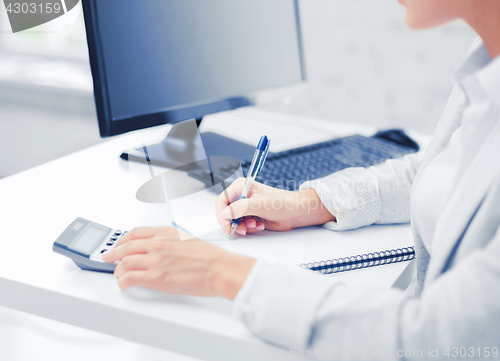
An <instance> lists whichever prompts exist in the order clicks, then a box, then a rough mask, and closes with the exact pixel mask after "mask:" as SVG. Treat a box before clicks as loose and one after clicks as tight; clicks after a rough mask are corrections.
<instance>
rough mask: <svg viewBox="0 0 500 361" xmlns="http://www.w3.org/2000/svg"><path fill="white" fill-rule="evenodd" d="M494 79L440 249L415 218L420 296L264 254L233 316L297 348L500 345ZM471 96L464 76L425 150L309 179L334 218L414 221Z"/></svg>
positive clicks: (403, 351) (358, 222)
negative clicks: (343, 280) (488, 118)
mask: <svg viewBox="0 0 500 361" xmlns="http://www.w3.org/2000/svg"><path fill="white" fill-rule="evenodd" d="M476 46H482V44H479V45H476ZM496 61H497V62H498V61H499V59H496ZM488 81H490V84H489V85H490V88H491V89H495V87H496V89H497V90H498V91H497V92H492V94H490V95H491V101H492V103H493V104H495V106H496V114H497V115H496V116H497V123H496V127H495V129H494V131H493V132H492V133H491V135H490V136H489V137H488V139H487V140H485V142H484V144H483V146H482V147H481V149H480V151H479V153H478V154H477V156H476V158H475V160H474V161H473V163H472V165H471V166H470V167H469V169H468V171H467V172H466V173H465V174H463V175H462V177H461V179H460V180H459V181H458V184H457V186H456V187H455V188H454V189H453V191H452V195H451V198H450V199H449V201H448V202H447V204H446V206H445V208H444V209H443V211H442V212H441V215H440V217H439V218H438V221H437V224H436V229H435V233H434V241H433V243H432V252H428V250H427V249H426V247H425V245H424V243H423V242H422V239H421V237H420V234H419V232H418V230H417V229H416V227H413V235H414V242H415V249H416V254H417V272H418V275H417V280H416V287H415V294H414V295H411V294H408V293H405V292H403V291H401V290H398V289H390V290H387V289H378V288H369V287H367V288H359V287H358V288H349V287H346V286H344V285H342V284H339V283H338V282H336V281H335V277H329V276H323V275H318V274H315V273H313V272H309V271H306V270H301V269H298V268H294V267H290V266H286V265H282V264H278V263H272V262H268V261H263V260H259V261H258V262H257V263H256V265H255V267H254V268H253V269H252V272H251V273H250V275H249V277H248V279H247V281H246V282H245V284H244V285H243V288H242V289H241V290H240V292H239V293H238V295H237V297H236V299H235V303H234V313H235V315H236V316H237V317H239V318H240V319H241V320H243V321H244V322H245V323H246V324H247V326H248V327H249V328H250V329H251V330H252V331H253V332H254V333H255V334H257V335H259V336H260V337H262V338H263V339H265V340H268V341H270V342H273V343H276V344H279V345H281V346H283V347H286V348H288V349H290V351H291V353H292V355H293V353H294V352H298V351H299V350H303V351H305V350H306V349H309V350H311V351H313V352H316V356H323V357H325V358H339V357H341V358H342V359H362V360H366V359H387V360H390V359H413V358H415V359H419V360H421V359H428V358H429V359H430V358H432V359H436V358H435V357H431V356H434V355H436V353H437V355H438V356H439V359H441V358H445V357H446V355H445V353H446V352H448V353H449V354H450V358H453V357H452V356H453V355H454V354H457V352H458V355H459V353H460V351H461V352H462V354H463V353H464V352H466V353H467V355H468V356H467V358H468V359H483V358H484V357H485V354H486V353H488V352H489V353H490V357H492V355H493V354H492V351H494V350H495V348H496V351H497V352H500V232H499V227H500V72H499V73H498V77H496V78H495V79H490V80H488ZM466 105H467V104H466V98H465V96H464V93H463V92H462V91H461V89H460V88H459V87H456V88H455V89H454V90H453V92H452V94H451V96H450V100H449V102H448V104H447V107H446V109H445V111H444V113H443V116H442V119H441V121H440V123H439V125H438V127H437V129H436V132H435V135H434V137H433V139H432V141H431V143H430V145H429V147H428V149H427V150H426V152H425V155H424V157H423V158H422V159H419V157H418V156H415V155H414V156H407V157H405V158H402V159H399V160H391V161H388V162H386V163H384V164H383V165H380V166H377V167H372V168H370V169H359V168H356V169H350V170H346V172H344V171H343V172H340V173H343V174H337V175H335V174H334V175H332V176H331V177H326V178H325V179H323V180H319V181H313V182H310V183H309V184H308V185H307V186H306V187H314V188H315V189H316V191H317V192H318V194H319V195H320V197H321V199H322V201H323V203H324V204H325V206H327V208H328V209H329V210H331V212H332V213H333V214H335V213H336V215H337V217H338V219H339V221H338V224H327V225H326V227H328V228H332V229H349V228H355V227H359V226H363V225H366V224H371V223H377V222H378V223H391V222H392V223H394V222H404V221H407V220H408V217H410V202H408V197H409V195H410V194H411V189H412V187H415V186H416V185H418V182H419V180H420V177H421V175H422V173H423V172H425V169H426V167H427V165H428V164H429V163H430V162H431V161H432V160H433V159H434V158H435V157H436V155H437V154H439V153H440V152H441V151H442V150H443V149H444V148H445V147H446V146H447V144H448V142H449V140H450V137H451V135H452V134H453V132H454V131H455V130H456V129H457V128H458V127H459V126H460V124H461V121H462V114H463V111H464V108H465V106H466ZM349 179H350V180H349ZM349 182H350V183H349ZM349 184H351V185H349ZM360 184H361V185H362V186H361V187H360V186H359V185H360ZM339 189H340V190H339ZM336 192H337V193H336ZM338 192H341V193H342V194H344V195H345V194H349V195H350V197H340V198H339V197H338ZM410 218H411V217H410ZM429 253H432V257H430V255H429ZM464 348H465V349H464ZM479 353H480V355H479ZM304 355H305V354H304Z"/></svg>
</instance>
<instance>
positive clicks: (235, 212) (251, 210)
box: [220, 197, 263, 220]
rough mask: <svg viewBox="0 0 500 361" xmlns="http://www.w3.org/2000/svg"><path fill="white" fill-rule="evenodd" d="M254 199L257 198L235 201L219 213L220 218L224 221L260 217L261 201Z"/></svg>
mask: <svg viewBox="0 0 500 361" xmlns="http://www.w3.org/2000/svg"><path fill="white" fill-rule="evenodd" d="M256 198H257V197H251V198H248V199H240V200H237V201H236V202H233V203H231V204H230V205H229V206H227V207H226V208H224V209H223V210H222V212H220V216H221V217H222V218H223V219H226V220H227V219H236V218H241V217H245V216H261V214H260V213H261V211H262V209H263V207H262V204H261V201H260V200H258V199H256Z"/></svg>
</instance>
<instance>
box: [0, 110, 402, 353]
mask: <svg viewBox="0 0 500 361" xmlns="http://www.w3.org/2000/svg"><path fill="white" fill-rule="evenodd" d="M238 114H240V115H241V114H243V117H244V116H245V114H246V115H249V114H250V115H251V116H252V117H254V116H255V114H252V111H247V112H246V113H245V111H243V112H241V113H238ZM224 116H225V117H226V118H227V117H228V116H231V115H230V114H229V115H228V114H226V115H223V116H222V118H221V119H223V118H224ZM214 119H215V118H214ZM295 120H298V118H297V119H295ZM223 121H225V120H223ZM277 123H280V122H279V120H277ZM313 123H314V122H312V121H308V127H309V129H313V128H314V127H318V129H319V128H321V127H324V122H322V121H318V122H316V123H314V124H313ZM207 124H209V122H207ZM339 127H340V125H339ZM337 128H338V127H337ZM348 128H349V127H348V126H344V129H343V130H342V132H344V133H338V135H344V134H345V132H347V129H348ZM328 129H330V128H328ZM338 129H339V128H338ZM352 130H355V131H359V129H355V127H352ZM260 131H262V130H259V132H260ZM364 131H365V132H370V131H371V130H370V129H364ZM148 132H149V131H142V132H136V133H133V134H128V135H125V136H121V137H117V138H114V139H112V140H110V141H108V142H104V143H102V144H100V145H97V146H95V147H92V148H89V149H86V150H84V151H81V152H78V153H75V154H72V155H70V156H66V157H63V158H61V159H58V160H56V161H53V162H50V163H47V164H45V165H42V166H39V167H36V168H33V169H30V170H28V171H25V172H23V173H20V174H16V175H14V176H12V177H8V178H5V179H2V180H1V181H0V199H1V207H0V224H1V227H0V229H1V230H2V235H1V237H0V305H2V306H6V307H10V308H13V309H17V310H21V311H25V312H28V313H32V314H36V315H39V316H42V317H46V318H49V319H53V320H57V321H61V322H65V323H68V324H71V325H75V326H80V327H83V328H87V329H90V330H94V331H98V332H102V333H105V334H109V335H113V336H117V337H121V338H124V339H128V340H131V341H135V342H139V343H143V344H146V345H150V346H153V347H158V348H162V349H166V350H170V351H173V352H177V353H181V354H185V355H189V356H193V357H198V358H201V359H207V360H217V361H222V360H257V359H258V360H287V359H291V357H292V355H291V354H290V353H289V352H287V351H286V350H282V349H280V348H277V347H274V346H272V345H269V344H267V343H265V342H262V341H260V340H258V339H257V338H255V337H254V336H253V335H251V334H250V332H249V331H248V330H247V329H246V328H245V326H244V325H243V324H242V323H240V322H239V321H238V320H236V319H234V318H233V317H232V316H231V302H230V301H227V300H224V299H218V298H198V297H190V296H176V295H168V294H162V293H159V292H154V291H149V290H144V289H131V290H128V291H126V292H122V291H120V290H119V288H118V286H117V283H116V280H115V278H114V276H113V275H111V274H102V273H94V272H89V271H82V270H80V269H79V268H77V267H76V266H75V265H74V264H73V262H71V261H70V260H69V259H68V258H65V257H62V256H61V255H58V254H56V253H54V252H52V243H53V242H54V240H55V239H56V238H57V237H58V236H59V234H60V233H61V232H62V231H63V230H64V229H65V228H66V227H67V226H68V225H69V223H70V222H72V221H73V220H74V219H75V218H76V217H77V216H81V217H84V218H87V219H90V220H92V221H95V222H98V223H101V224H104V225H107V226H110V227H116V228H120V229H131V228H133V227H136V226H142V225H169V224H170V219H169V212H168V211H167V207H165V205H161V204H144V203H140V202H139V201H137V200H136V198H135V192H136V190H137V188H138V186H139V185H140V184H141V182H144V181H146V180H148V179H147V177H148V174H149V170H147V168H146V166H145V165H139V164H134V166H133V167H134V169H135V170H137V169H139V172H136V171H134V172H132V173H133V174H131V173H130V172H129V163H128V162H125V161H122V160H120V159H119V158H118V155H119V154H120V152H121V151H122V150H123V149H127V148H130V147H131V146H133V145H136V144H137V143H138V142H139V144H140V142H141V141H142V139H143V137H144V134H146V133H148ZM325 134H326V135H328V136H333V135H336V134H335V130H334V129H333V130H332V131H331V132H326V133H325ZM318 140H321V139H318ZM137 167H139V168H137ZM141 167H143V169H142V171H141V169H140V168H141ZM160 171H164V170H161V169H155V172H158V173H159V172H160ZM141 177H145V178H143V179H141ZM404 267H406V264H404V263H400V264H392V265H386V266H383V267H375V268H371V269H364V270H358V271H355V272H346V273H345V275H342V277H345V279H346V281H347V282H352V283H363V275H364V274H366V272H372V273H373V272H377V273H378V276H379V277H378V279H379V280H380V284H381V285H385V286H389V285H391V284H392V283H393V282H394V280H395V279H396V278H397V277H398V275H399V274H400V273H401V272H402V270H403V269H404ZM333 276H339V277H341V276H340V274H339V275H332V277H333ZM327 277H328V276H327Z"/></svg>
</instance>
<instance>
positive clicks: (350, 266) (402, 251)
mask: <svg viewBox="0 0 500 361" xmlns="http://www.w3.org/2000/svg"><path fill="white" fill-rule="evenodd" d="M414 258H415V248H414V247H406V248H397V249H391V250H387V251H380V252H373V253H365V254H361V255H357V256H351V257H345V258H337V259H331V260H328V261H321V262H313V263H303V264H301V265H300V266H302V267H304V268H307V269H310V270H312V271H318V272H320V273H324V274H328V273H338V272H344V271H350V270H354V269H360V268H366V267H373V266H379V265H383V264H388V263H396V262H401V261H410V260H412V259H414Z"/></svg>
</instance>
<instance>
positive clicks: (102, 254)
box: [101, 251, 109, 260]
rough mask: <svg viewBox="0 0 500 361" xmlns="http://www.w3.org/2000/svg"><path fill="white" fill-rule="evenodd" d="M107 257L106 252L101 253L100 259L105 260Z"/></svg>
mask: <svg viewBox="0 0 500 361" xmlns="http://www.w3.org/2000/svg"><path fill="white" fill-rule="evenodd" d="M108 256H109V252H108V251H106V252H104V253H101V258H102V259H103V260H105V259H106V258H108Z"/></svg>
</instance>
